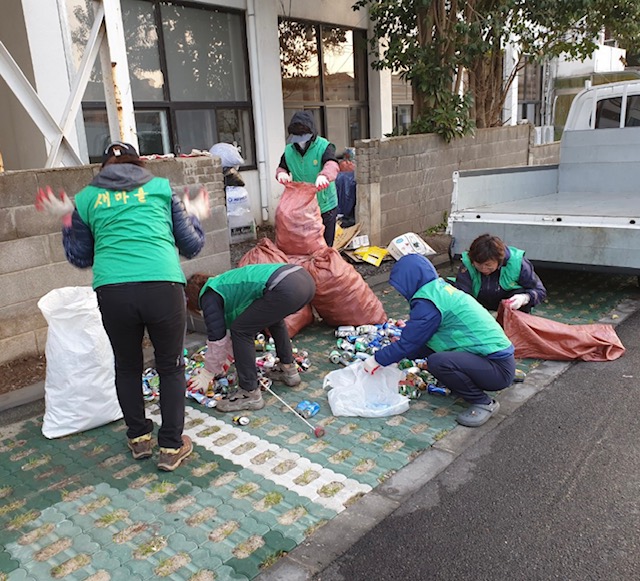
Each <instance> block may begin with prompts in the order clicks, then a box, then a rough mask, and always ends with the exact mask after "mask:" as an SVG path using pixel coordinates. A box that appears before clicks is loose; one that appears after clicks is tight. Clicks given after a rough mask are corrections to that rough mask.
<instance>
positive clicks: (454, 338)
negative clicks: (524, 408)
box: [364, 254, 516, 427]
mask: <svg viewBox="0 0 640 581" xmlns="http://www.w3.org/2000/svg"><path fill="white" fill-rule="evenodd" d="M389 284H390V285H391V286H392V287H393V288H395V289H396V290H397V291H398V292H399V293H400V294H401V295H402V296H403V297H404V298H406V299H407V300H408V301H409V305H410V311H409V320H408V321H407V324H406V326H405V327H404V328H403V329H402V335H401V336H400V339H399V340H398V341H396V342H395V343H391V345H388V346H387V347H384V348H382V349H380V351H378V352H377V353H375V355H372V356H371V357H369V358H368V359H366V360H365V362H364V369H365V371H367V372H368V373H372V374H373V373H375V372H376V370H377V369H378V368H379V367H380V366H386V365H391V364H392V363H398V362H399V361H400V360H401V359H405V358H407V359H416V358H423V357H425V356H426V357H427V365H428V369H429V372H430V373H431V374H432V375H433V376H434V377H435V378H436V379H437V380H438V381H439V382H440V383H441V384H442V385H444V386H446V387H448V388H449V389H450V390H451V392H452V393H453V394H454V395H456V396H458V397H461V398H463V399H464V400H465V401H466V402H468V403H469V407H468V408H467V409H466V410H465V411H463V412H461V413H460V414H458V417H457V418H456V421H457V422H458V423H459V424H462V425H463V426H469V427H477V426H481V425H482V424H484V423H485V422H486V421H487V420H488V419H489V418H490V417H491V416H492V415H494V414H495V413H496V412H497V411H498V409H499V408H500V404H499V403H498V401H497V400H496V399H493V398H492V397H490V396H489V395H488V394H487V393H485V392H486V391H499V390H501V389H504V388H506V387H509V386H510V385H511V383H512V382H513V379H514V374H515V368H516V363H515V359H514V356H513V353H514V348H513V345H512V344H511V341H509V339H508V338H507V336H506V335H505V334H504V331H503V330H502V327H500V325H498V323H497V322H496V320H495V319H494V318H493V317H492V316H491V314H490V313H489V312H488V311H487V310H486V309H484V308H483V307H481V306H480V305H479V304H478V302H477V301H475V300H474V299H473V298H471V297H470V296H469V295H468V294H465V293H463V292H461V291H459V290H458V289H456V288H455V287H453V286H452V285H450V284H449V283H448V282H445V281H444V280H443V279H442V278H440V277H439V276H438V273H437V272H436V269H435V268H434V267H433V264H431V262H430V261H429V259H428V258H425V257H424V256H421V255H419V254H409V255H407V256H403V257H402V258H400V260H398V262H397V263H396V264H395V265H394V266H393V268H392V269H391V274H390V275H389Z"/></svg>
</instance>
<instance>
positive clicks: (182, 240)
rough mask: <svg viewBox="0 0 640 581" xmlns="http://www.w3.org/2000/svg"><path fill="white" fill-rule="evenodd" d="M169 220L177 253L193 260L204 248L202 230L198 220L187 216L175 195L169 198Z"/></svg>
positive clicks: (180, 201)
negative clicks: (171, 223)
mask: <svg viewBox="0 0 640 581" xmlns="http://www.w3.org/2000/svg"><path fill="white" fill-rule="evenodd" d="M171 219H172V220H173V237H174V238H175V241H176V246H177V248H178V252H179V253H180V255H181V256H184V257H185V258H193V257H194V256H196V255H197V254H198V253H199V252H200V251H201V250H202V248H203V246H204V230H203V229H202V225H201V224H200V220H198V218H196V217H195V216H191V215H190V214H187V211H186V210H185V209H184V204H183V203H182V200H181V199H180V198H179V197H178V196H177V195H176V194H173V195H172V196H171Z"/></svg>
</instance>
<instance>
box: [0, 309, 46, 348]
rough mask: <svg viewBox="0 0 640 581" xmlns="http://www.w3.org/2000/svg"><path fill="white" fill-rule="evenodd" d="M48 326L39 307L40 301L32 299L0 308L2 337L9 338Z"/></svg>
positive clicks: (0, 334) (0, 333)
mask: <svg viewBox="0 0 640 581" xmlns="http://www.w3.org/2000/svg"><path fill="white" fill-rule="evenodd" d="M43 326H45V327H46V326H47V322H46V320H45V318H44V317H43V316H42V313H41V312H40V309H39V308H38V301H37V300H35V299H31V300H28V301H23V302H19V303H14V304H11V305H8V306H6V307H3V308H1V309H0V339H8V338H10V337H14V336H16V335H21V334H23V333H26V332H28V331H33V330H35V329H38V328H40V327H43Z"/></svg>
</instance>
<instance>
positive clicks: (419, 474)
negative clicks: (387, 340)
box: [255, 263, 640, 581]
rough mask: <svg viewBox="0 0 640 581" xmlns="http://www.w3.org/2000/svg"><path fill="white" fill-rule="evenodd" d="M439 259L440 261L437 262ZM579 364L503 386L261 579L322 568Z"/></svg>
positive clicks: (285, 579) (612, 318) (627, 311)
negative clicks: (484, 416) (485, 418)
mask: <svg viewBox="0 0 640 581" xmlns="http://www.w3.org/2000/svg"><path fill="white" fill-rule="evenodd" d="M434 264H435V263H434ZM637 310H640V300H627V301H624V302H622V303H620V304H619V305H618V306H617V307H616V309H614V311H613V312H612V313H611V314H610V315H609V316H608V317H604V318H603V319H601V320H600V321H599V322H600V323H608V324H611V325H614V326H615V325H618V324H620V323H621V322H623V321H624V320H625V319H627V318H628V317H629V316H630V315H631V314H633V313H634V312H636V311H637ZM573 364H574V362H573V361H544V362H542V363H541V364H540V365H539V366H538V367H536V368H535V369H533V370H532V371H531V372H530V373H528V374H527V378H526V380H525V381H524V383H521V384H516V386H515V387H514V388H512V389H508V390H506V391H505V392H501V394H500V396H499V399H500V412H499V413H498V415H497V416H496V417H495V418H492V419H491V420H490V421H489V422H487V423H486V424H485V425H484V426H481V427H480V428H465V427H463V426H457V427H456V428H454V429H453V430H452V431H451V432H449V433H448V434H447V435H446V436H445V437H444V438H442V439H441V440H440V441H438V442H436V443H435V444H434V445H433V446H431V448H429V449H428V450H425V451H424V452H423V453H422V454H420V455H419V456H417V457H416V458H415V459H414V460H413V461H412V462H410V463H409V464H408V465H406V466H405V467H404V468H402V469H401V470H399V471H398V472H396V473H395V474H394V475H393V476H392V477H391V478H389V480H387V481H386V482H385V483H384V484H381V485H380V486H378V487H377V488H375V489H374V490H373V491H371V492H369V493H368V494H367V495H365V496H364V497H362V498H361V499H360V500H358V502H356V503H354V504H353V505H351V506H350V507H348V508H347V509H345V510H344V511H343V512H341V513H340V514H338V515H337V516H336V517H335V518H333V519H332V520H330V521H329V522H328V523H327V524H325V525H324V526H323V527H321V528H320V529H318V530H317V531H316V532H314V534H313V536H312V537H310V539H309V540H307V541H306V542H304V543H302V544H300V545H298V546H297V547H296V548H295V549H294V550H293V551H291V553H289V554H287V555H286V556H284V557H282V558H281V559H280V560H279V561H278V562H277V563H275V564H274V565H273V566H272V567H270V568H269V569H268V570H267V571H265V572H263V573H261V574H259V575H258V576H257V577H255V579H256V580H258V581H309V580H311V579H312V578H313V577H314V576H315V575H318V574H319V573H321V572H322V571H323V570H324V569H326V568H327V567H328V566H329V565H330V564H331V563H333V562H334V561H335V560H336V559H337V558H339V557H340V556H341V555H342V554H344V553H345V552H346V551H347V550H348V549H349V548H350V547H351V546H352V545H354V544H355V543H356V542H357V541H358V540H359V539H360V538H361V537H363V536H364V535H365V534H366V533H367V532H368V531H369V530H370V529H372V528H373V527H375V526H376V525H378V524H380V523H381V522H382V521H383V520H384V519H385V518H387V517H388V516H390V515H391V514H392V513H393V512H394V511H395V510H396V509H397V508H399V507H400V506H401V505H402V504H403V503H404V502H405V501H407V500H409V499H410V498H411V497H412V495H414V494H415V493H416V492H418V491H419V490H420V489H421V488H422V487H423V486H424V485H425V484H427V483H428V482H429V481H430V480H432V479H433V478H435V477H436V476H438V474H440V473H441V472H442V471H444V470H445V469H446V468H448V467H449V466H450V465H451V464H452V463H453V462H454V461H455V460H456V458H457V457H458V456H459V455H460V454H461V453H462V452H463V451H464V450H466V449H468V448H469V447H470V446H473V445H474V444H476V443H477V442H479V441H480V440H482V439H484V438H486V437H487V436H489V435H490V434H491V432H493V431H494V430H495V429H496V428H497V427H498V426H499V425H500V424H501V423H502V422H503V421H505V420H507V419H508V418H509V417H510V416H512V415H513V414H514V413H515V412H516V411H517V410H518V409H519V408H520V407H521V406H522V405H524V404H525V403H526V402H527V401H529V400H530V399H531V398H532V397H533V396H535V395H536V394H537V393H539V392H540V391H542V390H543V389H545V388H546V387H547V386H548V385H550V384H551V383H552V382H553V381H554V380H555V379H556V378H558V377H559V376H560V375H562V374H563V373H564V372H565V371H566V370H567V369H569V368H570V367H571V366H572V365H573Z"/></svg>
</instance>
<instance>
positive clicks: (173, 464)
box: [158, 434, 193, 472]
mask: <svg viewBox="0 0 640 581" xmlns="http://www.w3.org/2000/svg"><path fill="white" fill-rule="evenodd" d="M191 452H193V442H192V441H191V438H190V437H189V436H185V435H184V434H182V448H160V458H159V459H158V468H159V469H160V470H165V471H166V472H173V471H174V470H175V469H176V468H177V467H178V466H180V464H182V461H183V460H184V459H185V458H186V457H187V456H189V455H190V454H191Z"/></svg>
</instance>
